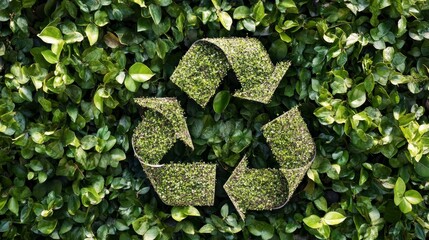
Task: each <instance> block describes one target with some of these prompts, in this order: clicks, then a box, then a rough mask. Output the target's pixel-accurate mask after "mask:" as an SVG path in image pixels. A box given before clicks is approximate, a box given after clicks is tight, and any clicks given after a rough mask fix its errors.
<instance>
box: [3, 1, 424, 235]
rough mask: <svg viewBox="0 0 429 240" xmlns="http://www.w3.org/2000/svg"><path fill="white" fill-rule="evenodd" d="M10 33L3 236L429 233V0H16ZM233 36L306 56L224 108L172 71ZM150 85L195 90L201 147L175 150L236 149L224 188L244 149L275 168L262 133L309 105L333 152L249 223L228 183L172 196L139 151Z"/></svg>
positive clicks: (189, 108)
mask: <svg viewBox="0 0 429 240" xmlns="http://www.w3.org/2000/svg"><path fill="white" fill-rule="evenodd" d="M0 28H1V34H0V72H1V74H0V94H1V98H0V171H1V176H0V234H1V238H2V239H12V238H14V237H15V238H22V239H31V238H34V237H35V236H40V237H41V238H47V237H50V238H54V239H85V238H87V239H94V238H97V239H107V238H111V239H141V238H142V236H144V238H145V239H168V238H171V237H172V236H175V237H176V238H183V239H198V238H200V239H209V238H211V237H213V238H227V239H234V238H240V239H243V238H244V239H246V238H255V237H254V236H256V237H260V238H262V239H270V238H275V239H293V237H296V238H303V237H307V238H309V239H312V238H315V237H317V238H331V239H347V238H349V239H377V238H379V239H412V238H415V239H425V238H426V235H427V232H428V229H429V224H428V222H429V219H428V213H429V211H428V210H427V205H428V197H429V195H428V188H429V185H428V184H427V181H428V180H429V157H428V152H429V147H428V146H429V141H428V139H429V119H428V114H427V111H429V109H428V108H429V102H428V90H429V89H428V88H429V81H428V80H429V79H428V68H427V66H429V34H428V33H429V31H428V29H429V8H428V5H427V3H426V1H420V0H405V1H394V0H359V1H356V0H340V1H328V0H320V1H307V0H276V1H262V0H260V1H256V0H251V1H242V0H234V1H233V0H224V1H219V0H212V1H208V0H202V1H171V0H146V1H143V0H123V1H111V0H100V1H83V0H62V1H53V0H48V1H36V0H24V1H18V0H11V1H0ZM225 36H240V37H245V36H249V37H257V38H258V39H259V40H260V41H261V42H262V43H263V45H264V47H265V48H266V49H268V53H269V55H270V58H271V59H273V60H274V61H275V62H280V61H284V60H287V61H290V62H291V66H290V68H289V70H288V72H287V73H286V76H285V77H284V78H283V80H282V81H281V82H280V84H279V88H278V89H277V91H276V92H275V94H274V96H273V98H272V101H271V102H270V103H269V104H268V105H266V106H264V105H262V104H259V103H253V102H249V101H245V100H240V99H237V98H234V97H232V98H231V99H230V100H229V102H228V104H227V106H226V107H225V108H223V111H217V112H216V113H215V112H214V111H212V110H211V109H210V108H206V109H205V110H203V109H202V108H200V107H199V106H198V105H197V104H196V103H195V102H193V100H190V99H189V98H188V97H187V96H186V94H185V93H183V92H182V91H181V90H180V89H179V88H178V87H177V86H175V84H173V83H172V82H171V81H170V76H171V74H172V72H173V71H174V69H175V67H176V66H177V65H178V62H179V59H180V58H181V57H182V56H183V55H184V54H185V52H186V51H187V50H188V49H189V47H190V46H191V44H192V43H193V42H195V41H197V40H199V39H202V38H207V37H225ZM236 84H237V80H236V77H235V76H234V74H227V76H226V79H225V80H224V83H223V84H220V86H219V89H220V90H224V91H226V92H233V91H235V90H236V89H239V86H237V85H236ZM224 93H225V92H224ZM141 96H145V97H173V96H174V97H177V98H178V99H179V100H180V103H181V104H182V107H183V109H185V115H186V116H187V117H188V118H187V123H188V125H189V126H190V129H189V130H190V134H191V137H192V139H193V144H194V147H195V150H194V151H192V152H191V151H189V150H188V149H186V148H184V147H183V146H182V145H180V144H176V145H175V146H174V147H173V149H172V150H171V151H170V152H169V153H168V154H167V156H166V158H168V161H174V162H177V161H176V160H180V159H182V160H183V161H188V160H189V161H199V160H201V159H207V160H211V161H219V163H220V165H221V166H222V167H221V168H220V169H219V176H224V178H223V180H222V177H221V178H220V179H219V180H218V181H219V183H222V181H225V179H227V177H228V176H229V175H230V173H231V172H232V170H233V166H234V165H235V164H236V163H237V162H238V160H239V159H241V157H242V156H243V155H244V153H248V154H249V164H250V165H251V166H253V167H256V168H265V167H269V166H271V163H272V160H271V157H270V156H271V153H270V150H269V147H268V146H267V144H266V141H265V139H264V138H263V136H262V133H261V129H260V128H261V126H262V125H264V124H265V123H267V122H268V121H269V120H270V119H274V118H275V117H276V116H278V115H279V114H281V113H283V112H285V111H287V110H288V109H291V108H292V107H294V106H296V105H301V109H302V112H303V117H304V119H305V120H306V122H307V124H308V126H309V128H310V132H311V134H312V136H313V137H314V139H315V142H316V145H317V153H318V154H317V155H316V158H315V161H314V163H313V165H312V167H311V169H310V170H309V171H308V172H307V173H306V176H307V178H306V180H305V181H304V183H303V184H302V185H301V186H300V187H298V189H297V191H296V193H295V194H294V196H293V197H292V199H291V200H290V201H289V203H288V204H287V205H286V206H285V207H284V208H281V209H279V210H275V211H271V212H261V213H259V212H249V213H248V215H247V217H246V221H241V220H239V218H238V217H237V214H236V212H235V210H234V209H233V207H232V205H231V203H230V201H229V200H227V197H226V195H225V193H224V192H222V191H217V192H216V199H215V200H216V206H215V207H207V208H206V207H199V208H197V209H195V208H189V207H182V208H177V207H176V208H171V207H168V206H165V205H163V204H162V203H161V202H160V201H159V200H158V199H157V198H156V195H155V193H154V191H153V190H150V187H149V186H150V183H149V181H148V180H147V178H146V176H145V174H144V173H143V171H142V170H141V167H140V163H139V161H138V160H137V159H136V158H135V157H134V156H133V154H132V150H131V145H130V141H131V131H132V129H134V127H135V126H136V125H137V123H138V122H139V121H140V116H139V114H138V111H137V107H136V105H135V104H134V103H133V101H132V99H133V98H135V97H141ZM225 102H227V101H225ZM221 109H222V108H221ZM219 112H221V113H219ZM184 156H185V158H183V157H184ZM217 185H218V184H217ZM221 206H222V207H221Z"/></svg>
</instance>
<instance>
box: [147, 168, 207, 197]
mask: <svg viewBox="0 0 429 240" xmlns="http://www.w3.org/2000/svg"><path fill="white" fill-rule="evenodd" d="M144 170H145V172H146V174H147V175H148V177H149V179H150V181H151V183H152V185H153V186H154V188H155V191H156V192H157V193H158V196H159V197H160V198H161V200H162V201H163V202H164V203H165V204H167V205H171V206H191V205H192V206H211V205H213V204H214V193H215V184H216V165H215V164H205V163H193V164H175V163H172V164H165V165H163V166H162V167H147V166H146V167H144Z"/></svg>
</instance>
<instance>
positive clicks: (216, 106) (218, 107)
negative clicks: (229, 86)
mask: <svg viewBox="0 0 429 240" xmlns="http://www.w3.org/2000/svg"><path fill="white" fill-rule="evenodd" d="M230 99H231V95H230V93H229V91H227V90H224V91H220V92H218V93H217V94H216V96H215V98H214V100H213V110H214V111H215V112H216V113H222V112H223V111H224V110H225V109H226V107H227V106H228V104H229V100H230Z"/></svg>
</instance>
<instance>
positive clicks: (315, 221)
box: [303, 215, 323, 229]
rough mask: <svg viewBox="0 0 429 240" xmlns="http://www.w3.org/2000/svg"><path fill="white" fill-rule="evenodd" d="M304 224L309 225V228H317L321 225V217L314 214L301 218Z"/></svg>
mask: <svg viewBox="0 0 429 240" xmlns="http://www.w3.org/2000/svg"><path fill="white" fill-rule="evenodd" d="M303 221H304V223H305V225H307V226H309V227H310V228H313V229H317V228H320V227H322V225H323V223H322V219H321V218H320V217H318V216H316V215H310V216H308V217H306V218H304V219H303Z"/></svg>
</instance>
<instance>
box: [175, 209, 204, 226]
mask: <svg viewBox="0 0 429 240" xmlns="http://www.w3.org/2000/svg"><path fill="white" fill-rule="evenodd" d="M188 216H200V212H199V211H198V209H196V208H195V207H193V206H186V207H177V206H175V207H173V208H172V209H171V217H172V218H173V219H174V220H176V221H178V222H180V221H182V220H183V219H185V218H186V217H188Z"/></svg>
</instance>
